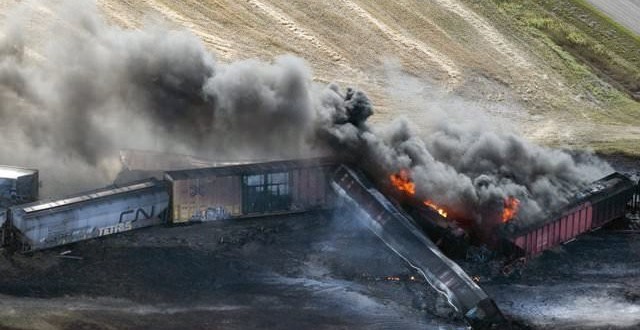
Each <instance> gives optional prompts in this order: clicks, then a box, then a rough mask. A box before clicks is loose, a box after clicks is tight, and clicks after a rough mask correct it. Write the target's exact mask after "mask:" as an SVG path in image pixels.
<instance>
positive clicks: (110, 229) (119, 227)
mask: <svg viewBox="0 0 640 330" xmlns="http://www.w3.org/2000/svg"><path fill="white" fill-rule="evenodd" d="M131 229H133V222H132V221H126V222H123V223H118V224H115V225H113V226H106V227H102V228H98V236H104V235H111V234H116V233H121V232H123V231H129V230H131Z"/></svg>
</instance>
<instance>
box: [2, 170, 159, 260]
mask: <svg viewBox="0 0 640 330" xmlns="http://www.w3.org/2000/svg"><path fill="white" fill-rule="evenodd" d="M168 205H169V193H168V190H167V186H166V183H165V182H163V181H158V180H155V179H151V180H146V181H142V182H137V183H132V184H129V185H126V186H122V187H110V188H104V189H99V190H95V191H91V192H86V193H83V194H81V195H75V196H69V197H67V198H64V199H60V200H55V201H41V202H35V203H30V204H24V205H19V206H14V207H11V208H9V214H10V221H11V225H12V228H13V229H14V231H15V234H16V239H17V242H16V243H17V244H18V245H19V247H20V249H21V250H22V251H32V250H40V249H46V248H50V247H54V246H58V245H64V244H68V243H73V242H77V241H81V240H86V239H90V238H95V237H100V236H105V235H110V234H115V233H119V232H124V231H129V230H132V229H136V228H141V227H148V226H152V225H156V224H160V223H162V222H164V221H166V214H167V212H166V210H167V208H168Z"/></svg>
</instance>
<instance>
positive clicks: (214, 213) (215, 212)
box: [191, 206, 231, 221]
mask: <svg viewBox="0 0 640 330" xmlns="http://www.w3.org/2000/svg"><path fill="white" fill-rule="evenodd" d="M229 218H231V212H229V211H227V209H226V208H225V207H224V206H215V207H208V208H207V209H205V210H196V211H195V212H194V213H193V215H191V221H215V220H224V219H229Z"/></svg>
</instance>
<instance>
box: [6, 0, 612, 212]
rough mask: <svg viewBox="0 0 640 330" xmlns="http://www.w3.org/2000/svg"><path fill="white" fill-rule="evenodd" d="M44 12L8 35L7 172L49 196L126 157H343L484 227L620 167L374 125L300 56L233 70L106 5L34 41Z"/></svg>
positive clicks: (452, 133) (60, 9)
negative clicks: (32, 177) (31, 172)
mask: <svg viewBox="0 0 640 330" xmlns="http://www.w3.org/2000/svg"><path fill="white" fill-rule="evenodd" d="M30 4H33V2H29V3H27V5H26V7H21V8H18V9H17V10H18V11H20V13H14V15H8V17H11V18H10V19H8V20H7V21H6V22H5V27H4V29H3V30H2V39H1V41H0V136H1V137H2V139H3V140H4V141H8V143H5V145H4V146H3V147H2V148H1V149H0V161H1V162H4V163H11V164H15V165H26V166H31V167H37V168H41V169H42V170H43V174H45V175H43V176H44V177H45V178H46V177H47V175H48V176H50V177H51V178H52V180H50V181H48V182H45V188H47V187H49V189H51V188H50V187H52V186H53V187H56V186H58V185H60V186H61V187H66V188H68V190H71V189H72V188H73V189H76V187H77V186H86V185H90V184H93V185H97V184H100V183H102V182H101V181H106V180H108V179H109V178H112V176H113V172H114V171H117V169H118V166H117V161H114V158H115V155H116V154H117V151H118V150H119V149H122V148H127V149H146V150H156V151H171V152H174V153H185V154H194V155H198V156H201V157H205V158H213V159H218V158H220V157H224V158H242V159H279V158H289V157H304V156H310V155H317V154H318V153H327V152H332V153H335V154H338V155H341V156H344V157H347V158H349V159H351V160H355V161H357V163H358V164H360V165H361V166H364V167H366V168H367V169H368V170H369V171H370V172H371V173H374V174H375V175H377V176H379V178H386V177H387V176H388V175H389V174H390V173H393V172H396V171H399V170H401V169H409V170H410V172H411V177H412V178H413V180H415V182H416V184H417V193H418V195H419V196H421V197H424V198H429V199H432V200H434V201H435V202H437V203H438V204H441V205H443V206H445V207H446V208H448V209H452V210H456V211H457V213H458V214H460V215H461V216H464V217H468V218H470V219H475V220H477V221H481V220H482V215H483V214H488V213H492V212H499V211H500V209H501V208H502V201H503V200H504V198H506V197H508V196H514V197H517V198H519V199H521V200H522V211H521V212H522V213H524V214H526V215H531V216H534V215H536V214H540V213H541V211H543V210H545V209H548V208H551V207H556V206H558V205H561V204H563V203H566V201H567V200H568V198H569V197H570V196H571V195H572V194H573V193H574V192H575V191H576V190H579V189H581V188H582V187H583V186H584V185H585V184H587V183H588V182H590V181H592V180H593V179H596V178H597V177H598V176H600V175H602V174H603V173H604V172H605V171H607V170H608V168H607V166H606V165H605V164H603V163H601V162H599V161H597V160H594V159H592V158H588V157H587V158H584V157H583V158H581V159H580V160H576V159H574V158H572V157H571V156H570V155H568V154H566V153H564V152H561V151H558V150H553V149H549V148H544V147H540V146H537V145H534V144H531V143H529V142H527V141H526V140H524V139H523V138H520V137H518V136H517V135H515V134H512V133H500V132H496V131H494V130H489V129H486V128H482V127H468V126H465V125H461V124H459V123H451V122H447V121H446V120H445V119H446V117H447V116H442V118H440V122H441V123H440V124H439V125H435V126H433V127H431V128H430V129H429V130H428V132H424V133H422V134H421V135H419V134H416V133H415V131H414V129H413V128H412V127H411V125H409V123H408V122H407V121H404V120H396V121H394V122H393V123H391V124H389V125H387V126H386V127H373V126H371V125H369V124H368V123H367V119H368V118H369V117H370V116H371V115H372V114H373V107H372V105H371V102H370V100H369V99H368V97H367V96H366V95H365V93H364V92H362V91H359V90H352V89H347V90H346V91H344V92H343V91H342V90H341V88H340V87H338V86H337V85H334V84H331V85H329V86H326V87H324V86H319V85H318V84H315V83H313V82H312V75H311V71H310V69H309V68H308V66H307V65H306V64H305V62H304V61H303V60H301V59H299V58H296V57H293V56H282V57H278V58H276V59H275V60H274V61H273V62H268V63H267V62H262V61H258V60H246V61H239V62H233V63H219V62H217V61H216V60H215V59H214V57H213V56H212V54H211V53H209V52H208V51H207V50H206V49H205V47H204V45H203V44H202V42H201V41H200V40H198V39H197V38H196V37H195V36H194V35H193V34H191V33H189V32H186V31H183V30H173V29H170V28H167V27H165V26H163V25H161V24H154V25H149V26H146V27H144V28H142V29H137V30H128V29H123V28H119V27H116V26H113V25H109V24H107V23H106V22H105V20H104V19H103V18H102V17H101V16H100V14H99V12H98V10H97V8H96V5H95V4H94V3H92V2H87V1H71V2H65V5H50V4H48V3H47V2H42V3H40V6H45V7H50V9H51V11H52V12H53V13H54V14H53V15H55V16H56V18H58V19H55V20H53V21H54V23H52V25H51V26H50V27H48V28H47V29H45V32H43V33H44V35H43V36H40V37H41V39H42V40H45V41H44V42H41V43H30V41H29V40H30V36H29V33H28V31H29V28H28V26H29V15H28V14H25V13H28V12H31V11H33V10H35V9H32V8H31V7H29V5H30ZM56 22H57V23H56ZM397 106H398V107H403V106H404V104H403V103H402V102H398V103H397ZM61 183H63V184H61ZM68 190H67V192H68Z"/></svg>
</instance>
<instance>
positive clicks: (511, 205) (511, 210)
mask: <svg viewBox="0 0 640 330" xmlns="http://www.w3.org/2000/svg"><path fill="white" fill-rule="evenodd" d="M519 208H520V200H518V199H517V198H515V197H507V198H505V200H504V209H503V210H502V222H509V220H511V219H513V218H515V216H516V215H517V214H518V209H519Z"/></svg>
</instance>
